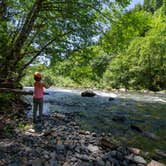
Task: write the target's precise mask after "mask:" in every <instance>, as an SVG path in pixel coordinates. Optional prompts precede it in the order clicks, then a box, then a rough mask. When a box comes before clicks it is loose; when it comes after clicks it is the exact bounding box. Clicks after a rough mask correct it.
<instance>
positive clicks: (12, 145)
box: [0, 113, 164, 166]
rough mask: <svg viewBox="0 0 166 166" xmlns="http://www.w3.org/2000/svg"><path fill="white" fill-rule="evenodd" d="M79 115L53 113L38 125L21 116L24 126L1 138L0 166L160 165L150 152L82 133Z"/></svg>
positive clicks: (101, 136) (85, 132)
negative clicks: (78, 121)
mask: <svg viewBox="0 0 166 166" xmlns="http://www.w3.org/2000/svg"><path fill="white" fill-rule="evenodd" d="M76 114H77V113H53V114H52V115H47V116H46V115H45V116H44V118H43V121H42V123H36V124H33V123H32V119H28V118H27V117H24V118H23V117H22V118H21V119H20V120H22V126H21V125H20V126H18V127H17V128H14V130H13V133H12V136H11V137H4V138H1V139H0V166H6V165H7V166H13V165H14V166H20V165H21V166H23V165H25V166H28V165H32V166H41V165H45V166H61V165H62V166H111V165H115V166H129V165H134V166H145V165H148V166H153V165H154V163H158V162H157V161H154V160H152V158H151V157H150V156H149V154H148V152H143V151H141V150H140V149H136V148H134V147H127V146H125V145H124V144H123V145H122V144H120V143H118V142H117V141H116V140H114V139H113V138H112V137H111V135H109V134H108V135H107V134H101V135H98V134H96V133H94V132H90V131H85V130H82V129H81V128H80V126H79V124H78V123H77V122H76V121H75V116H76ZM14 123H18V122H14V121H13V125H14ZM149 163H151V164H149ZM158 164H159V165H160V163H158ZM161 166H162V164H161ZM163 166H164V165H163Z"/></svg>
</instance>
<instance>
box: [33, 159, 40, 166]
mask: <svg viewBox="0 0 166 166" xmlns="http://www.w3.org/2000/svg"><path fill="white" fill-rule="evenodd" d="M31 164H32V166H41V165H42V162H41V159H40V158H37V159H35V160H32V163H31Z"/></svg>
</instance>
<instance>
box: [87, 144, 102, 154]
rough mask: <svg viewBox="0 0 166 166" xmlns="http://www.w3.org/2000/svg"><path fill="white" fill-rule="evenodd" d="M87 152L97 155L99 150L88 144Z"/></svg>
mask: <svg viewBox="0 0 166 166" xmlns="http://www.w3.org/2000/svg"><path fill="white" fill-rule="evenodd" d="M88 150H89V151H90V152H92V153H97V152H98V151H99V148H98V146H93V145H92V144H89V145H88Z"/></svg>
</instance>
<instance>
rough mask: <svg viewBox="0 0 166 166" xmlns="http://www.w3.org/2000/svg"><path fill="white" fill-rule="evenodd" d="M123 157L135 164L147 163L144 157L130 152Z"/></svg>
mask: <svg viewBox="0 0 166 166" xmlns="http://www.w3.org/2000/svg"><path fill="white" fill-rule="evenodd" d="M124 158H125V159H127V160H130V161H132V162H135V163H137V164H147V162H146V161H145V159H144V158H143V157H141V156H136V155H134V154H130V155H128V156H124Z"/></svg>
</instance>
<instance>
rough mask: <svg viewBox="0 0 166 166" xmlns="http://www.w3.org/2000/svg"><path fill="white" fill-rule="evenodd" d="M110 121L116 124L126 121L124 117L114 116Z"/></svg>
mask: <svg viewBox="0 0 166 166" xmlns="http://www.w3.org/2000/svg"><path fill="white" fill-rule="evenodd" d="M112 120H113V121H116V122H124V121H125V120H126V117H125V116H124V115H114V117H113V118H112Z"/></svg>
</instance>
